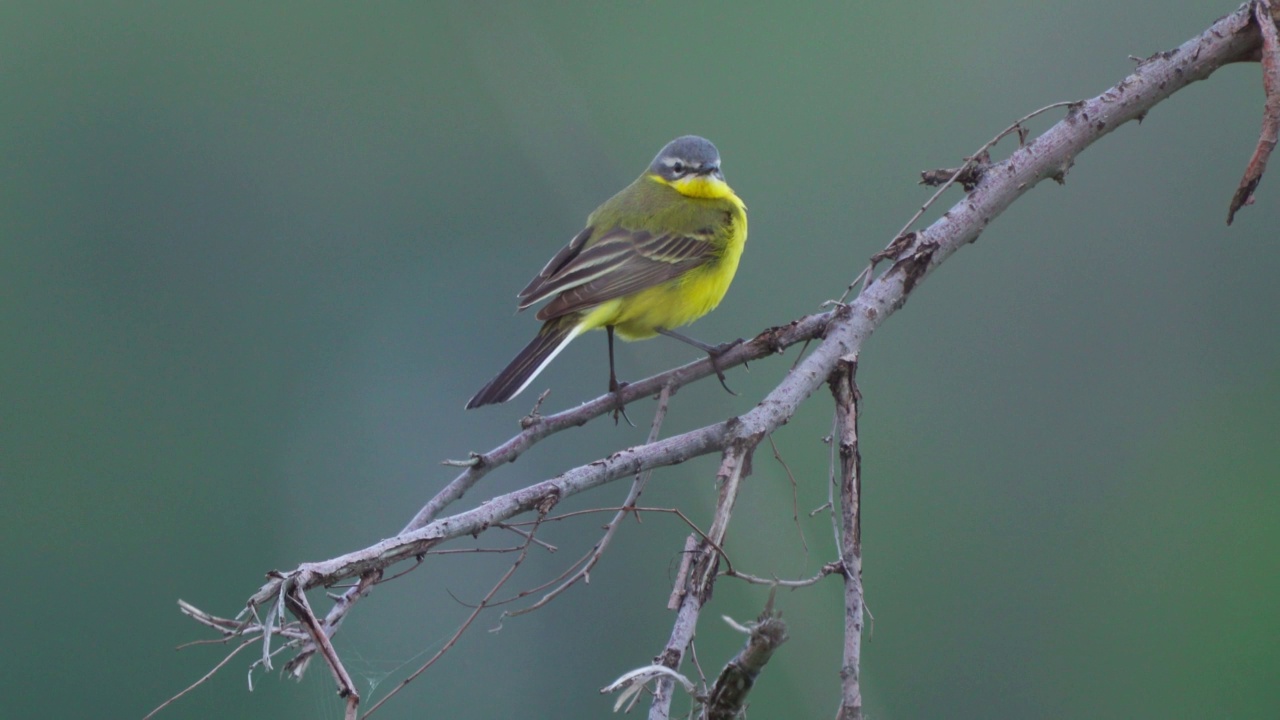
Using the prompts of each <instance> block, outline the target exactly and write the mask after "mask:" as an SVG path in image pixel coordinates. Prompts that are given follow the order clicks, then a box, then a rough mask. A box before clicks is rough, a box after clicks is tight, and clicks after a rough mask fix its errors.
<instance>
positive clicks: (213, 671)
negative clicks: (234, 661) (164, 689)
mask: <svg viewBox="0 0 1280 720" xmlns="http://www.w3.org/2000/svg"><path fill="white" fill-rule="evenodd" d="M255 640H256V638H246V639H245V640H244V641H243V642H241V643H240V644H239V645H237V646H236V648H235V649H234V650H232V651H231V652H229V653H227V656H226V657H224V658H222V660H221V661H220V662H219V663H218V664H217V665H214V666H213V668H212V669H210V670H209V672H207V673H205V674H204V675H203V676H202V677H201V678H200V679H199V680H197V681H195V682H193V683H191V684H190V685H188V686H187V688H186V689H185V690H183V691H182V692H180V693H178V694H177V695H174V696H173V697H171V698H169V699H168V700H165V701H164V702H162V703H160V705H159V706H158V707H156V709H155V710H152V711H151V712H149V713H147V714H146V716H144V717H143V718H142V720H151V718H153V717H155V716H156V713H158V712H160V711H161V710H163V709H165V708H167V707H169V706H170V705H172V704H173V703H175V702H177V701H178V699H179V698H181V697H182V696H184V695H186V694H187V693H189V692H191V691H192V690H195V689H196V688H198V687H200V686H201V685H203V684H204V683H205V682H206V681H207V680H208V679H209V678H211V677H213V676H214V675H215V674H216V673H217V672H218V671H219V670H221V669H222V666H223V665H226V664H227V663H229V662H231V658H233V657H235V656H236V655H239V654H240V651H241V650H243V649H245V648H247V647H249V646H250V645H252V644H253V643H254V641H255Z"/></svg>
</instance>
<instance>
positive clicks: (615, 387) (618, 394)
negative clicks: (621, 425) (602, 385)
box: [604, 325, 636, 427]
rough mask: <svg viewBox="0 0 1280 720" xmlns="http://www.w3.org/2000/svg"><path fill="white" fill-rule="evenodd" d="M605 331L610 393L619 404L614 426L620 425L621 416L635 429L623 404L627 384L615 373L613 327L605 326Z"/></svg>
mask: <svg viewBox="0 0 1280 720" xmlns="http://www.w3.org/2000/svg"><path fill="white" fill-rule="evenodd" d="M604 331H605V333H606V334H608V336H609V392H611V393H613V399H614V402H616V403H617V404H618V406H617V407H615V408H614V409H613V424H614V425H617V424H618V416H619V415H621V416H622V419H623V420H626V421H627V424H628V425H630V426H631V427H635V426H636V424H635V423H633V422H631V418H629V417H627V409H626V406H625V405H624V404H623V402H622V388H624V387H626V386H627V384H626V383H620V382H618V375H617V374H616V373H615V372H614V371H613V326H612V325H605V326H604Z"/></svg>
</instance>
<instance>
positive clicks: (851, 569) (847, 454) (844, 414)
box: [830, 356, 862, 720]
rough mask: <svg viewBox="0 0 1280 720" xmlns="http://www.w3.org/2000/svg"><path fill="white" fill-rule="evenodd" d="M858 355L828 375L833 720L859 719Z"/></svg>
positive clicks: (860, 542)
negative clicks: (836, 527)
mask: <svg viewBox="0 0 1280 720" xmlns="http://www.w3.org/2000/svg"><path fill="white" fill-rule="evenodd" d="M857 372H858V359H857V357H856V356H854V357H846V358H841V360H840V362H839V363H838V364H837V365H836V369H835V370H834V371H833V372H832V373H831V380H830V384H831V394H832V396H833V397H834V398H835V402H836V430H835V434H834V436H833V437H832V444H833V445H836V446H837V447H838V448H839V450H838V452H839V453H840V479H839V486H840V532H839V540H840V546H839V547H840V567H841V570H842V571H843V572H842V574H843V575H844V657H843V659H842V662H841V663H840V689H841V693H840V712H839V713H838V714H837V715H836V718H837V720H862V687H861V684H860V682H859V677H860V675H861V669H860V668H861V664H860V659H861V655H862V506H861V501H862V456H861V455H860V454H859V452H858V406H859V403H860V401H861V397H860V395H859V393H858V385H857V383H856V382H855V380H854V376H855V375H856V374H857Z"/></svg>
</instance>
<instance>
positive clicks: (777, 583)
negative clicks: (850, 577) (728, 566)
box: [720, 561, 843, 589]
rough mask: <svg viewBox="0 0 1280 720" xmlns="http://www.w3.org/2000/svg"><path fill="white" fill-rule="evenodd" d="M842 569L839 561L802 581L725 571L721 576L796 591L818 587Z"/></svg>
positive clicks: (830, 563)
mask: <svg viewBox="0 0 1280 720" xmlns="http://www.w3.org/2000/svg"><path fill="white" fill-rule="evenodd" d="M842 567H843V566H842V565H841V564H840V562H839V561H836V562H829V563H827V564H826V565H823V566H822V569H821V570H819V571H818V574H817V575H814V576H812V577H807V578H804V579H802V580H779V579H778V578H762V577H759V576H756V575H748V574H747V573H744V572H738V571H736V570H725V571H724V572H722V573H720V574H721V575H723V576H724V577H731V578H737V579H739V580H743V581H746V582H748V583H750V584H752V585H769V586H772V587H784V588H793V589H794V588H802V587H809V586H810V585H817V584H818V583H819V582H821V581H822V579H823V578H825V577H827V576H830V575H834V574H836V573H839V572H841V571H842Z"/></svg>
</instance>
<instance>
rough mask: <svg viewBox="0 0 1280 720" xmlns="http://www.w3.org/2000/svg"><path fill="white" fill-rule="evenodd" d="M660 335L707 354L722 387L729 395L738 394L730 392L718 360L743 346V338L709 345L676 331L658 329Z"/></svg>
mask: <svg viewBox="0 0 1280 720" xmlns="http://www.w3.org/2000/svg"><path fill="white" fill-rule="evenodd" d="M658 333H659V334H662V335H666V336H667V337H670V338H675V339H676V340H679V341H680V342H683V343H688V344H689V345H692V346H694V347H696V348H698V349H699V350H701V351H702V352H704V353H706V354H707V357H709V358H710V359H711V369H712V370H715V371H716V378H717V379H719V380H720V387H722V388H724V389H725V392H727V393H729V394H730V395H737V394H738V393H736V392H734V391H732V390H730V389H729V386H728V385H726V384H725V382H724V372H723V371H721V370H720V363H718V362H717V360H718V359H719V358H720V356H721V355H723V354H725V353H726V352H728V351H729V350H730V349H731V348H734V347H737V346H738V345H741V344H742V338H738V339H737V340H734V341H732V342H726V343H720V344H719V345H708V344H706V343H704V342H702V341H701V340H695V339H693V338H691V337H689V336H688V335H681V334H680V333H678V332H676V331H675V330H668V329H666V328H658Z"/></svg>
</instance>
